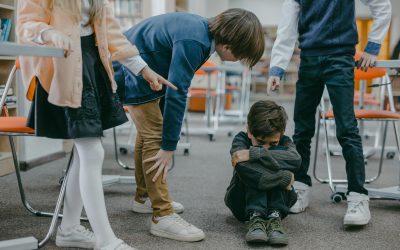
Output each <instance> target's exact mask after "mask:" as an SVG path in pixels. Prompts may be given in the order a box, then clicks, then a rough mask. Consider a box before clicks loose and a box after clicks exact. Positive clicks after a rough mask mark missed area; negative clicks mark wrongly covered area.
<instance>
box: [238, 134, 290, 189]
mask: <svg viewBox="0 0 400 250" xmlns="http://www.w3.org/2000/svg"><path fill="white" fill-rule="evenodd" d="M250 147H251V148H256V147H252V146H251V143H250V142H249V139H248V137H247V134H246V133H245V132H240V133H238V134H237V135H236V136H235V138H234V139H233V142H232V147H231V150H230V153H231V155H232V156H233V155H235V153H237V152H240V151H243V150H247V149H249V148H250ZM269 160H270V161H269V162H268V164H267V165H264V164H263V163H261V162H259V161H255V162H251V161H243V162H239V163H237V164H235V171H236V173H237V174H238V176H239V177H240V179H241V180H242V181H243V182H244V183H245V184H246V185H248V186H251V187H253V188H257V189H262V190H269V189H272V188H274V187H277V186H280V187H282V188H287V187H288V186H289V185H290V183H291V178H292V176H293V174H292V173H291V172H289V171H286V170H279V165H278V163H277V162H276V161H275V160H274V159H273V158H270V159H269Z"/></svg>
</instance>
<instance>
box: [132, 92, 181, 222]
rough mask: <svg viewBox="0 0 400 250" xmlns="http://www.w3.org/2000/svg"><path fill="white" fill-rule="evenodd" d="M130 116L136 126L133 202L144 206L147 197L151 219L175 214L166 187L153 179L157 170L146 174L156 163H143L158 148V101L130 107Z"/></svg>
mask: <svg viewBox="0 0 400 250" xmlns="http://www.w3.org/2000/svg"><path fill="white" fill-rule="evenodd" d="M129 113H130V114H131V117H132V119H133V121H134V123H135V126H136V130H137V135H136V144H135V153H134V157H135V178H136V185H137V188H136V195H135V200H136V201H137V202H140V203H143V202H144V199H145V198H147V197H149V198H150V201H151V203H152V207H153V216H155V217H161V216H165V215H170V214H172V213H174V210H173V208H172V205H171V198H170V196H169V192H168V186H167V183H162V176H160V177H159V178H158V179H157V181H156V182H153V181H152V178H153V177H154V175H155V174H156V172H157V170H154V171H153V172H151V173H150V174H148V175H147V174H146V171H147V170H148V169H149V168H151V167H152V166H153V165H154V163H155V162H148V163H143V161H144V160H146V159H148V158H150V157H153V156H155V155H156V154H157V152H158V151H159V150H160V148H161V141H162V127H163V117H162V114H161V110H160V107H159V100H155V101H151V102H148V103H145V104H140V105H135V106H129Z"/></svg>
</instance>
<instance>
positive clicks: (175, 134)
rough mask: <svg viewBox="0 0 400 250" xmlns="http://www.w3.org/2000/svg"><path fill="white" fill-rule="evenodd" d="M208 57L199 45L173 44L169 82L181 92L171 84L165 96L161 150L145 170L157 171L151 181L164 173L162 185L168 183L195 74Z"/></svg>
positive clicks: (181, 42) (187, 41)
mask: <svg viewBox="0 0 400 250" xmlns="http://www.w3.org/2000/svg"><path fill="white" fill-rule="evenodd" d="M206 57H207V55H206V49H205V47H204V46H203V45H202V44H200V43H199V42H196V41H193V40H181V41H177V42H175V43H174V45H173V50H172V60H171V65H170V67H169V72H168V80H169V81H171V82H173V83H175V84H177V86H178V90H176V89H174V88H173V87H175V86H173V85H172V84H171V85H172V87H168V88H167V90H166V93H165V105H164V115H163V130H162V144H161V149H160V150H159V151H158V153H157V154H156V156H154V157H151V158H148V159H146V160H144V161H143V162H144V163H145V162H151V161H156V163H155V164H154V165H153V166H152V167H151V168H150V169H148V170H147V171H146V174H149V173H151V172H152V171H154V170H156V169H157V173H156V174H155V175H154V177H153V179H152V181H153V182H155V181H156V180H157V179H158V177H159V176H160V175H161V173H162V174H163V182H165V181H166V178H167V173H168V171H167V170H168V167H167V166H169V165H170V162H171V160H172V155H173V153H174V151H175V149H176V145H177V144H178V141H179V137H180V133H181V128H182V120H183V116H184V114H185V108H186V99H187V93H188V89H189V86H190V83H191V81H192V78H193V76H194V72H195V71H196V70H197V69H198V68H199V67H200V66H201V64H202V63H203V61H204V60H205V59H206ZM147 68H148V67H146V68H145V69H147ZM146 80H147V79H146ZM168 86H169V85H168Z"/></svg>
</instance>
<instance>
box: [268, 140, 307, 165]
mask: <svg viewBox="0 0 400 250" xmlns="http://www.w3.org/2000/svg"><path fill="white" fill-rule="evenodd" d="M269 151H270V154H271V157H272V158H274V159H275V160H276V161H277V162H278V163H279V165H280V169H285V170H290V171H292V172H294V171H297V170H298V169H299V167H300V165H301V156H300V154H299V153H298V152H297V150H296V145H294V143H293V142H292V140H291V139H290V138H289V137H288V136H286V135H284V136H283V137H282V139H281V141H280V142H279V145H278V146H274V147H271V148H270V149H269Z"/></svg>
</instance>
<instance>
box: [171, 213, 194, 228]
mask: <svg viewBox="0 0 400 250" xmlns="http://www.w3.org/2000/svg"><path fill="white" fill-rule="evenodd" d="M172 218H173V220H174V222H176V223H177V224H179V225H181V226H183V227H191V226H192V225H191V224H190V223H188V222H187V221H185V220H184V219H182V218H181V217H180V216H179V215H177V214H175V215H173V217H172Z"/></svg>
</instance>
